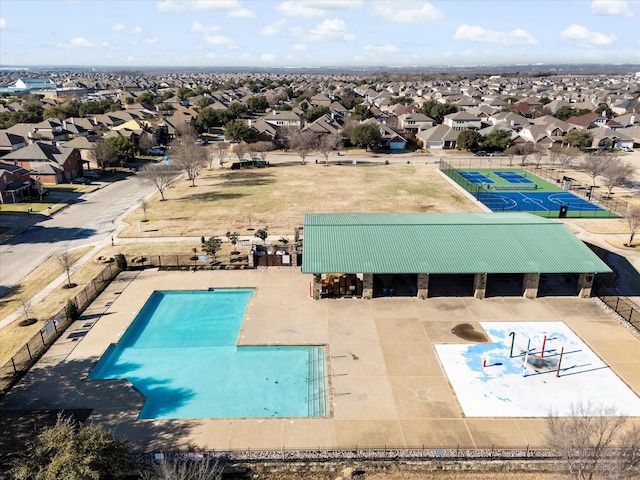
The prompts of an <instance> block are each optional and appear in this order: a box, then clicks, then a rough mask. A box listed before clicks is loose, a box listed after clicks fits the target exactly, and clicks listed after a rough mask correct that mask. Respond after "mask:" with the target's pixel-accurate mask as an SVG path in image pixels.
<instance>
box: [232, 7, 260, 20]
mask: <svg viewBox="0 0 640 480" xmlns="http://www.w3.org/2000/svg"><path fill="white" fill-rule="evenodd" d="M229 16H230V17H234V18H257V17H258V15H256V12H254V11H253V10H249V9H248V8H239V9H237V10H232V11H230V12H229Z"/></svg>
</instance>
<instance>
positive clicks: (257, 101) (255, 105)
mask: <svg viewBox="0 0 640 480" xmlns="http://www.w3.org/2000/svg"><path fill="white" fill-rule="evenodd" d="M247 107H249V110H251V111H252V112H258V113H261V112H264V111H265V110H266V109H267V108H269V102H267V97H265V96H264V95H258V96H255V97H250V98H248V99H247Z"/></svg>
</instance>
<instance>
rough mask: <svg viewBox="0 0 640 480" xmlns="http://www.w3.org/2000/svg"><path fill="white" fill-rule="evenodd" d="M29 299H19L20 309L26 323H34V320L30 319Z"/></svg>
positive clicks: (30, 306)
mask: <svg viewBox="0 0 640 480" xmlns="http://www.w3.org/2000/svg"><path fill="white" fill-rule="evenodd" d="M31 308H32V305H31V300H27V299H25V298H21V299H20V311H21V312H22V314H23V315H24V321H25V323H26V324H29V323H35V320H33V321H32V320H31Z"/></svg>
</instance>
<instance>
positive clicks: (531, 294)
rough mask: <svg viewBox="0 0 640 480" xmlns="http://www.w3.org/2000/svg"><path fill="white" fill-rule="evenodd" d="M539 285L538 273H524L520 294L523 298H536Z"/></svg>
mask: <svg viewBox="0 0 640 480" xmlns="http://www.w3.org/2000/svg"><path fill="white" fill-rule="evenodd" d="M539 285H540V274H539V273H525V274H524V280H523V281H522V296H523V297H524V298H536V297H537V296H538V286H539Z"/></svg>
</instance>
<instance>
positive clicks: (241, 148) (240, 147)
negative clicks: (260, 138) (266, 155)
mask: <svg viewBox="0 0 640 480" xmlns="http://www.w3.org/2000/svg"><path fill="white" fill-rule="evenodd" d="M248 151H249V148H248V145H247V142H240V143H236V144H235V145H234V146H233V153H235V154H236V157H238V161H239V162H240V163H242V160H243V159H244V154H245V153H247V152H248Z"/></svg>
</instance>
